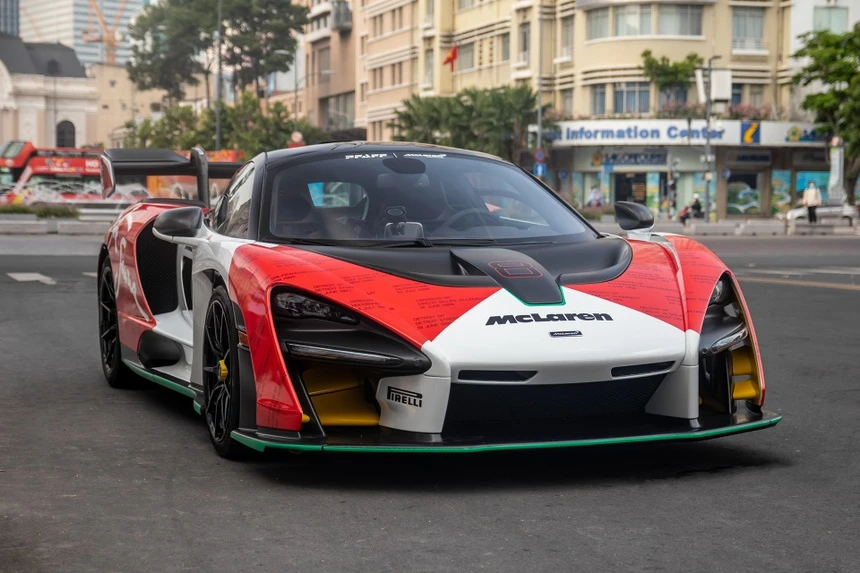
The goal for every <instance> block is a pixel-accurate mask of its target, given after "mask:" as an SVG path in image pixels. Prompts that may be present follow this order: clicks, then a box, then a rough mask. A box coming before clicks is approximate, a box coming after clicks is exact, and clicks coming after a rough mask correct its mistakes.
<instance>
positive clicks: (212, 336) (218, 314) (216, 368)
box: [203, 286, 247, 458]
mask: <svg viewBox="0 0 860 573" xmlns="http://www.w3.org/2000/svg"><path fill="white" fill-rule="evenodd" d="M238 345H239V335H238V333H237V332H236V320H235V318H234V316H233V305H232V304H231V303H230V297H229V296H228V295H227V290H226V289H225V288H224V287H223V286H218V287H216V288H215V290H214V291H213V293H212V298H211V299H210V300H209V308H208V309H207V310H206V323H205V326H204V338H203V399H204V402H203V403H204V413H205V416H206V425H207V426H208V428H209V439H210V440H211V441H212V446H213V447H214V448H215V451H216V452H217V453H218V455H219V456H222V457H225V458H238V457H241V456H242V455H244V454H245V453H247V449H246V448H245V447H244V446H243V445H242V444H240V443H239V442H237V441H235V440H234V439H233V438H232V437H231V435H230V434H231V432H233V431H234V430H236V429H237V428H238V427H239V350H238V348H237V347H238Z"/></svg>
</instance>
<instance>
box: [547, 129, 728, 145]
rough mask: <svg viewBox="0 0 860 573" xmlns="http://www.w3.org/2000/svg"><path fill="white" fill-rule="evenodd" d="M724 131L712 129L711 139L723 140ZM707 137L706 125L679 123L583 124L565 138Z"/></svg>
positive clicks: (642, 139)
mask: <svg viewBox="0 0 860 573" xmlns="http://www.w3.org/2000/svg"><path fill="white" fill-rule="evenodd" d="M724 133H725V131H724V130H718V129H712V130H711V139H712V140H721V139H722V138H723V134H724ZM664 134H665V135H664ZM706 138H707V129H706V128H704V127H703V128H701V129H696V128H687V127H681V126H679V125H670V126H668V127H666V128H660V127H646V126H638V125H630V126H627V127H626V128H621V127H618V128H613V127H610V126H607V127H602V128H588V127H584V126H581V127H579V128H578V129H576V128H570V127H569V128H567V129H566V130H565V134H564V138H563V139H564V140H566V141H580V142H581V141H590V142H593V143H599V142H600V141H601V140H611V141H612V142H617V141H619V140H622V141H626V142H630V143H637V144H638V143H648V142H652V141H654V142H660V141H663V140H666V139H668V140H671V141H675V140H679V139H682V140H684V141H686V140H688V139H695V140H697V141H698V140H704V139H706Z"/></svg>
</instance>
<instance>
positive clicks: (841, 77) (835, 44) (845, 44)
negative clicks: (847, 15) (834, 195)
mask: <svg viewBox="0 0 860 573" xmlns="http://www.w3.org/2000/svg"><path fill="white" fill-rule="evenodd" d="M801 39H802V40H803V47H801V48H800V49H799V50H798V51H797V52H795V53H794V54H792V57H793V58H795V59H798V60H801V61H802V63H803V68H801V70H800V71H799V72H798V73H797V74H796V75H795V76H794V77H793V78H792V81H793V83H794V84H795V85H800V86H809V85H815V86H816V90H815V92H814V93H810V94H808V95H807V96H806V97H804V99H803V103H802V104H801V107H803V109H806V110H808V111H811V112H813V113H814V114H815V121H816V123H817V124H818V125H817V126H816V130H817V131H818V132H819V133H820V134H821V135H822V137H824V138H828V139H829V138H830V137H831V136H833V135H838V136H839V137H841V138H842V139H843V140H844V141H845V192H846V195H847V196H848V199H849V201H851V203H854V187H855V185H856V182H857V177H858V175H860V23H857V24H855V26H854V28H853V29H852V30H850V31H848V32H846V33H844V34H834V33H832V32H830V31H829V30H819V31H816V32H808V33H806V34H804V35H803V36H801Z"/></svg>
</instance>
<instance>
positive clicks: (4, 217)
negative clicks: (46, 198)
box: [0, 213, 38, 221]
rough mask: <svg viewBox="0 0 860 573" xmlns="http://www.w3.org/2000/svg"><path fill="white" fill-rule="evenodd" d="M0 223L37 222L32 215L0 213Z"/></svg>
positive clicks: (36, 218)
mask: <svg viewBox="0 0 860 573" xmlns="http://www.w3.org/2000/svg"><path fill="white" fill-rule="evenodd" d="M0 221H38V217H36V215H33V214H32V213H0Z"/></svg>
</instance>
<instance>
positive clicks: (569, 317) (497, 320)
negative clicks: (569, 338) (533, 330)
mask: <svg viewBox="0 0 860 573" xmlns="http://www.w3.org/2000/svg"><path fill="white" fill-rule="evenodd" d="M576 320H599V321H604V320H612V317H611V316H609V315H608V314H606V313H605V312H569V313H564V314H544V315H540V314H537V313H532V314H505V315H502V316H491V317H490V318H488V319H487V326H493V325H494V324H517V323H520V322H566V321H576Z"/></svg>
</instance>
